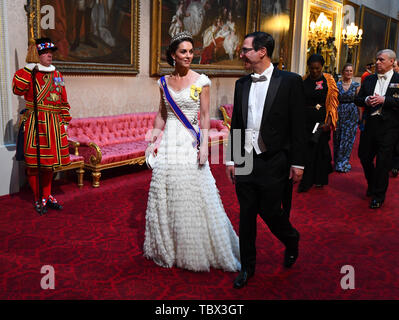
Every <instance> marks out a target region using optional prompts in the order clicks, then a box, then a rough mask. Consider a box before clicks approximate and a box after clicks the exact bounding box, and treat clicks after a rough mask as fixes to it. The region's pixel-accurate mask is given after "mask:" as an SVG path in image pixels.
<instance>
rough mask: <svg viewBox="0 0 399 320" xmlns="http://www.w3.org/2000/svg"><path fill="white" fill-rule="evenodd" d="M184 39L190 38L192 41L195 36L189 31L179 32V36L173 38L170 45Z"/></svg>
mask: <svg viewBox="0 0 399 320" xmlns="http://www.w3.org/2000/svg"><path fill="white" fill-rule="evenodd" d="M184 38H190V39H191V40H192V39H193V36H192V34H191V33H190V32H188V31H183V32H179V33H178V34H175V35H174V36H173V38H172V40H170V44H172V43H173V42H175V41H177V40H180V39H184Z"/></svg>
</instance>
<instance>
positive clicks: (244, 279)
mask: <svg viewBox="0 0 399 320" xmlns="http://www.w3.org/2000/svg"><path fill="white" fill-rule="evenodd" d="M253 275H254V272H250V271H247V270H241V271H240V273H239V274H238V276H237V278H235V280H234V285H233V287H234V288H235V289H241V288H242V287H244V286H246V284H247V283H248V279H249V278H251V277H252V276H253Z"/></svg>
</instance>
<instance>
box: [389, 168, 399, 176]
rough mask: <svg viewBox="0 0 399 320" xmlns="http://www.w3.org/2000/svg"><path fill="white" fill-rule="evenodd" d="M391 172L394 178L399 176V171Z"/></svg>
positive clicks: (394, 169)
mask: <svg viewBox="0 0 399 320" xmlns="http://www.w3.org/2000/svg"><path fill="white" fill-rule="evenodd" d="M391 172H392V177H394V178H396V177H397V176H398V173H399V169H396V168H393V169H392V171H391Z"/></svg>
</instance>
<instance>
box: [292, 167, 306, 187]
mask: <svg viewBox="0 0 399 320" xmlns="http://www.w3.org/2000/svg"><path fill="white" fill-rule="evenodd" d="M302 176H303V169H299V168H295V167H291V169H290V179H292V181H293V182H294V183H296V182H299V181H301V180H302Z"/></svg>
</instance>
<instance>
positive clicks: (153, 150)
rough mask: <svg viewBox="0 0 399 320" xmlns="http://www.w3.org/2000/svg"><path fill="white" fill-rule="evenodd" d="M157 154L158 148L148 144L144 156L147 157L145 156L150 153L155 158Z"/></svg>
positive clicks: (153, 144)
mask: <svg viewBox="0 0 399 320" xmlns="http://www.w3.org/2000/svg"><path fill="white" fill-rule="evenodd" d="M157 152H158V147H156V145H155V143H151V142H150V143H149V144H148V146H147V149H145V155H146V157H147V155H148V154H149V153H152V155H153V156H154V157H155V156H156V155H157Z"/></svg>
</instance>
